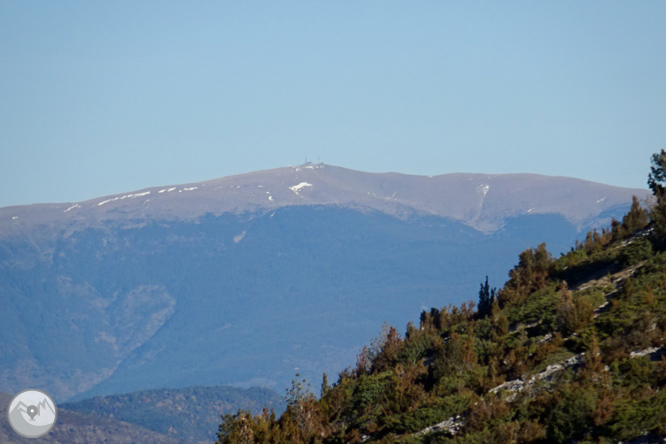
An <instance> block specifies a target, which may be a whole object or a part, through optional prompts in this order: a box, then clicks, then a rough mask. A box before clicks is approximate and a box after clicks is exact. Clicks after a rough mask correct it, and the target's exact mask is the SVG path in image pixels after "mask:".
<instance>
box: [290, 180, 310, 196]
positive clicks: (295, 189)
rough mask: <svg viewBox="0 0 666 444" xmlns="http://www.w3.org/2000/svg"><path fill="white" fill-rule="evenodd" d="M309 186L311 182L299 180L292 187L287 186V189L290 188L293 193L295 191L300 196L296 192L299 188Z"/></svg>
mask: <svg viewBox="0 0 666 444" xmlns="http://www.w3.org/2000/svg"><path fill="white" fill-rule="evenodd" d="M311 186H312V184H311V183H307V182H301V183H299V184H298V185H294V186H293V187H289V189H290V190H291V191H293V192H294V193H296V195H297V196H300V194H298V192H299V191H300V190H302V189H303V188H305V187H311Z"/></svg>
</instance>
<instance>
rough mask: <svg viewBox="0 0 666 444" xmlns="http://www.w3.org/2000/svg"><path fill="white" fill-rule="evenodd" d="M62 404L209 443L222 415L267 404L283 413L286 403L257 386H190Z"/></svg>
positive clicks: (261, 407)
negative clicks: (248, 387)
mask: <svg viewBox="0 0 666 444" xmlns="http://www.w3.org/2000/svg"><path fill="white" fill-rule="evenodd" d="M61 407H62V408H64V409H67V410H69V411H75V412H80V413H88V414H92V415H95V416H101V417H105V418H115V419H117V420H120V421H124V422H127V423H130V424H135V425H137V426H139V427H143V428H145V429H148V430H152V431H155V432H158V433H161V434H163V435H166V436H170V437H172V438H176V439H179V440H187V441H198V442H208V443H210V442H213V441H215V439H217V429H218V426H219V424H220V416H221V415H224V414H230V413H236V412H237V411H238V409H243V410H246V411H250V412H252V413H254V414H256V413H259V412H261V411H262V409H263V408H264V407H266V408H269V409H273V410H275V411H276V412H277V413H278V414H280V413H282V412H283V411H284V409H285V402H284V398H283V397H282V396H279V395H278V394H276V393H275V392H273V391H271V390H268V389H262V388H257V387H254V388H250V389H239V388H234V387H188V388H183V389H155V390H143V391H140V392H134V393H128V394H123V395H112V396H106V397H95V398H92V399H85V400H82V401H78V402H74V403H66V404H62V405H61Z"/></svg>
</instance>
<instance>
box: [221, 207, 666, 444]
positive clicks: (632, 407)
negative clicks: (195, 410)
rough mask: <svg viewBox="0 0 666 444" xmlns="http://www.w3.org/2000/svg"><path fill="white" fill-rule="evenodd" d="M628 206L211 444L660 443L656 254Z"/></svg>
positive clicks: (230, 419) (661, 263)
mask: <svg viewBox="0 0 666 444" xmlns="http://www.w3.org/2000/svg"><path fill="white" fill-rule="evenodd" d="M645 224H647V215H646V213H645V211H643V210H641V209H640V208H639V207H637V206H635V207H633V208H632V211H630V213H628V215H627V216H626V217H625V218H624V223H623V224H615V225H614V226H613V229H612V230H608V231H604V232H603V233H594V232H593V233H590V234H589V235H588V236H587V239H586V240H585V241H584V242H582V243H580V244H578V245H577V246H576V248H575V249H573V248H572V249H571V251H570V252H569V253H567V254H563V255H562V256H561V257H559V258H558V259H553V258H552V257H551V255H550V254H549V253H548V251H547V250H546V249H545V246H544V245H543V244H542V245H540V246H539V247H537V248H531V249H527V250H525V251H524V252H523V253H522V254H521V255H520V261H519V264H518V265H516V266H515V267H514V269H513V270H512V271H511V273H510V279H509V281H508V282H507V283H506V285H505V286H504V287H503V288H502V289H500V290H499V291H497V292H496V291H494V290H493V289H491V288H490V287H489V286H488V285H487V283H486V284H485V285H482V286H481V289H480V292H479V309H478V310H474V309H473V308H472V306H471V305H468V304H463V305H462V306H460V307H455V306H450V305H449V306H447V307H443V308H441V309H436V308H433V309H431V310H429V311H424V312H422V314H421V319H420V324H419V325H418V326H414V325H412V324H410V325H408V327H407V332H406V334H405V336H404V338H403V337H401V335H400V334H399V333H398V331H397V330H396V329H394V328H392V327H390V328H387V329H385V330H384V331H383V332H382V334H381V335H380V337H379V338H378V339H377V340H375V341H374V342H373V343H372V344H371V345H370V346H368V347H366V348H365V349H364V350H363V352H362V353H361V354H360V355H359V357H358V359H357V364H356V366H355V367H350V368H349V369H348V370H346V371H344V372H341V373H340V375H339V378H338V380H337V383H336V384H335V385H334V386H333V387H328V384H327V383H326V378H325V379H324V382H323V383H322V397H321V399H319V400H317V399H316V398H315V397H314V396H313V395H312V394H310V393H308V392H307V391H306V390H305V389H304V386H303V385H302V384H295V385H294V387H293V389H292V391H291V398H290V400H289V406H288V408H287V411H286V412H285V414H284V415H282V417H281V418H279V419H275V418H274V417H271V416H270V415H268V414H260V415H256V416H252V415H250V414H248V413H243V412H242V413H240V414H238V415H234V416H231V415H230V416H227V417H226V418H225V421H224V422H223V424H222V425H221V427H220V432H221V433H220V437H219V438H220V439H219V442H220V443H222V444H227V443H238V442H244V443H265V442H285V443H288V442H291V443H301V442H314V443H317V442H319V443H362V442H365V443H370V442H381V443H424V444H425V443H489V442H492V443H542V444H545V443H561V444H564V443H569V442H585V443H592V442H595V443H611V442H613V443H616V442H632V443H639V442H640V443H651V442H654V443H656V442H662V439H663V438H664V437H666V390H664V389H665V388H666V359H664V358H663V356H664V347H665V346H666V252H665V251H663V249H662V246H663V245H664V239H661V238H657V237H656V234H654V232H653V231H652V230H651V229H645V228H644V226H645Z"/></svg>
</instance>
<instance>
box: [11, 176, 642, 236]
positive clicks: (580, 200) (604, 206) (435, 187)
mask: <svg viewBox="0 0 666 444" xmlns="http://www.w3.org/2000/svg"><path fill="white" fill-rule="evenodd" d="M647 194H648V193H647V191H646V190H640V189H627V188H619V187H613V186H609V185H603V184H599V183H594V182H588V181H584V180H580V179H573V178H567V177H552V176H541V175H536V174H493V175H488V174H465V173H454V174H443V175H439V176H414V175H407V174H399V173H365V172H361V171H355V170H350V169H346V168H341V167H336V166H331V165H325V164H314V165H313V164H307V165H300V166H294V167H284V168H277V169H272V170H265V171H257V172H252V173H247V174H241V175H236V176H229V177H223V178H220V179H214V180H209V181H204V182H195V183H190V184H184V185H170V186H163V187H152V188H145V189H142V190H138V191H131V192H127V193H121V194H115V195H110V196H104V197H100V198H96V199H91V200H87V201H84V202H78V203H63V204H39V205H29V206H14V207H5V208H0V236H6V235H7V234H10V233H20V232H22V229H23V227H24V226H31V225H35V224H38V225H44V224H46V225H50V224H56V225H58V226H61V227H62V226H68V225H69V226H71V225H74V226H77V225H83V226H87V225H89V224H91V223H94V222H99V221H103V220H137V219H178V220H193V219H196V218H198V217H201V216H203V215H205V214H213V215H220V214H223V213H227V212H231V213H235V214H240V213H246V212H262V213H265V212H267V211H271V210H275V209H278V208H283V207H286V206H302V205H336V206H341V207H353V208H358V209H363V208H364V209H372V210H377V211H380V212H382V213H385V214H388V215H391V216H397V217H400V218H407V217H409V216H410V215H413V214H417V215H431V216H437V217H443V218H448V219H452V220H456V221H460V222H462V223H464V224H466V225H468V226H471V227H473V228H475V229H477V230H481V231H483V232H492V231H496V230H497V229H499V228H500V227H501V225H502V223H503V221H504V220H505V219H506V218H509V217H517V216H521V215H527V214H531V215H535V214H560V215H562V216H564V217H565V218H566V219H567V220H568V221H569V222H571V223H572V224H574V225H575V226H576V227H577V228H578V229H581V228H585V227H586V226H587V225H589V224H591V223H592V221H593V220H594V218H596V217H597V216H599V215H601V214H603V213H604V212H606V211H608V210H611V209H614V208H616V207H618V206H626V205H627V202H630V201H631V196H632V195H637V196H639V197H641V198H645V197H646V196H647Z"/></svg>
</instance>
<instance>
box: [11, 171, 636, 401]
mask: <svg viewBox="0 0 666 444" xmlns="http://www.w3.org/2000/svg"><path fill="white" fill-rule="evenodd" d="M647 194H648V193H647V191H646V190H639V189H624V188H618V187H612V186H608V185H603V184H597V183H591V182H586V181H582V180H577V179H571V178H563V177H548V176H538V175H531V174H512V175H483V174H446V175H440V176H433V177H425V176H410V175H403V174H397V173H385V174H375V173H364V172H359V171H353V170H348V169H345V168H340V167H335V166H330V165H324V164H314V165H313V164H307V165H301V166H297V167H287V168H279V169H275V170H267V171H259V172H254V173H248V174H244V175H238V176H231V177H225V178H221V179H215V180H211V181H206V182H200V183H192V184H185V185H171V186H160V187H153V188H147V189H143V190H138V191H131V192H126V193H122V194H117V195H111V196H105V197H100V198H97V199H91V200H88V201H85V202H77V203H63V204H36V205H26V206H14V207H5V208H0V294H1V295H2V298H3V310H2V311H1V312H0V332H1V334H2V335H3V338H4V340H3V342H2V344H0V354H1V355H2V356H3V363H2V365H1V366H0V389H2V390H6V391H12V392H16V391H19V390H21V389H23V388H25V387H40V388H42V389H44V390H46V391H47V392H49V393H50V394H51V395H52V396H54V397H55V398H56V400H57V401H63V400H66V399H72V400H77V399H83V398H86V397H91V396H95V395H107V394H112V393H126V392H130V391H135V390H143V389H150V388H159V387H186V386H192V385H204V384H205V385H219V384H233V385H237V386H242V387H249V386H254V385H260V386H264V387H273V388H276V389H280V390H282V389H283V388H285V387H287V386H288V385H289V381H290V380H291V379H293V378H294V375H295V373H299V374H300V375H302V376H305V377H306V378H308V379H309V380H310V381H315V383H316V382H317V381H318V380H319V378H320V377H321V374H322V372H329V373H330V372H338V371H340V370H342V369H343V368H344V367H345V366H346V365H349V363H350V362H353V360H354V357H355V356H356V354H357V353H358V351H359V349H360V347H361V346H362V345H363V344H364V343H365V342H367V341H368V340H369V339H370V338H371V337H372V336H374V335H375V334H376V333H377V332H378V331H379V329H380V327H381V325H382V323H384V322H388V323H391V324H394V325H404V324H405V323H407V322H408V321H410V320H414V318H415V316H416V315H417V311H418V307H431V306H442V305H443V304H448V303H454V304H457V303H460V302H462V301H464V300H468V299H475V298H476V295H477V293H478V284H476V283H478V282H480V281H482V280H483V278H484V277H485V276H486V275H488V276H489V277H490V281H491V282H493V284H494V285H496V284H501V283H502V282H503V281H504V279H505V278H506V274H507V272H508V271H509V269H510V268H511V266H512V264H513V263H514V262H515V258H516V257H517V255H518V254H519V253H520V252H521V251H522V250H524V249H525V248H526V247H528V246H534V245H536V244H537V243H539V242H542V241H545V242H546V243H547V244H548V247H549V249H550V251H552V252H554V253H559V252H563V251H565V250H567V249H568V248H569V246H570V245H571V242H572V241H573V240H574V239H575V238H576V237H577V236H580V233H582V232H584V231H586V230H588V229H590V228H594V227H602V226H607V225H608V224H609V223H610V220H611V218H613V217H615V218H620V217H621V216H622V215H623V214H624V213H625V212H626V210H627V208H628V207H629V204H630V202H631V196H632V195H637V196H638V197H639V198H641V199H645V198H646V197H647ZM415 307H416V311H415Z"/></svg>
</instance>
